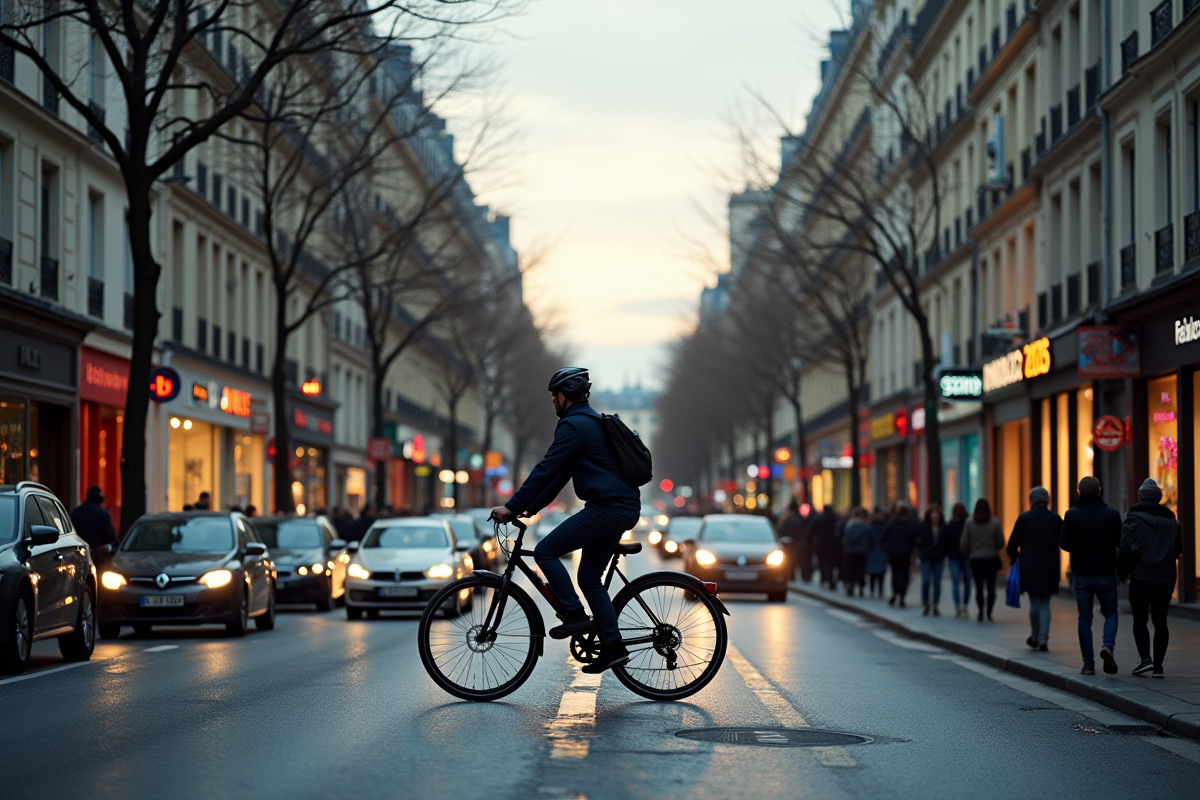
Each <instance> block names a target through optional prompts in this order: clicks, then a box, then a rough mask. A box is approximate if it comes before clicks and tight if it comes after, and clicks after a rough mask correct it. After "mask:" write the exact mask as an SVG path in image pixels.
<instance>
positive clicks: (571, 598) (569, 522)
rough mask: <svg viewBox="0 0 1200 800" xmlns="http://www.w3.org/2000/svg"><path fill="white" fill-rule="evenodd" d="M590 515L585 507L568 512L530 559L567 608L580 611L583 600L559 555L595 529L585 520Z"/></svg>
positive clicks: (578, 544) (577, 545)
mask: <svg viewBox="0 0 1200 800" xmlns="http://www.w3.org/2000/svg"><path fill="white" fill-rule="evenodd" d="M591 517H592V515H591V514H589V513H588V509H586V508H585V509H583V510H582V511H580V512H578V513H576V514H572V515H571V516H570V517H567V519H565V520H563V522H562V524H560V525H559V526H558V527H557V528H555V529H554V530H553V531H551V532H550V533H549V534H548V535H547V536H546V537H544V538H543V539H540V540H539V541H538V543H537V545H536V546H535V547H534V548H533V560H534V561H536V562H537V565H538V566H539V567H541V568H542V574H543V575H545V576H546V581H547V582H548V583H549V584H550V589H551V590H552V591H553V592H554V596H555V597H557V598H558V600H559V602H560V603H562V606H563V610H564V611H567V612H582V611H583V602H582V601H580V599H579V595H578V594H576V592H575V586H574V585H573V584H572V583H571V573H569V572H567V568H566V567H564V566H563V564H562V562H561V561H559V559H560V558H562V557H563V556H565V555H566V554H567V553H570V552H572V551H574V550H578V549H579V548H581V547H583V546H584V545H585V544H587V543H588V542H590V541H591V540H592V538H593V537H594V536H595V532H594V530H593V529H592V528H593V526H592V525H591V524H589V523H591V521H592V520H591Z"/></svg>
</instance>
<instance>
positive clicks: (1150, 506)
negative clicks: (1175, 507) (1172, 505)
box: [1129, 500, 1175, 519]
mask: <svg viewBox="0 0 1200 800" xmlns="http://www.w3.org/2000/svg"><path fill="white" fill-rule="evenodd" d="M1135 511H1140V512H1142V513H1144V514H1152V515H1154V516H1156V517H1165V518H1167V519H1175V512H1174V511H1172V510H1171V509H1169V508H1167V507H1166V506H1164V505H1163V504H1162V503H1155V502H1153V501H1151V500H1143V501H1142V502H1140V503H1138V504H1137V505H1135V506H1133V508H1131V509H1129V513H1130V514H1132V513H1133V512H1135Z"/></svg>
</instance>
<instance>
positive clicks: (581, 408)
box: [562, 400, 592, 419]
mask: <svg viewBox="0 0 1200 800" xmlns="http://www.w3.org/2000/svg"><path fill="white" fill-rule="evenodd" d="M591 410H592V407H591V406H590V405H588V401H587V400H580V401H579V402H578V403H572V404H571V407H570V408H568V409H567V410H566V411H565V412H563V415H562V418H563V419H566V418H567V417H569V416H571V415H572V414H585V413H587V412H588V411H591Z"/></svg>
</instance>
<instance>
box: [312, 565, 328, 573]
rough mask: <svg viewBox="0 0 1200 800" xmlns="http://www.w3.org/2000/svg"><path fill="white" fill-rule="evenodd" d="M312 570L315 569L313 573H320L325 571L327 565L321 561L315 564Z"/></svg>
mask: <svg viewBox="0 0 1200 800" xmlns="http://www.w3.org/2000/svg"><path fill="white" fill-rule="evenodd" d="M312 571H313V575H320V574H321V573H322V572H324V571H325V565H324V564H321V563H316V564H313V565H312Z"/></svg>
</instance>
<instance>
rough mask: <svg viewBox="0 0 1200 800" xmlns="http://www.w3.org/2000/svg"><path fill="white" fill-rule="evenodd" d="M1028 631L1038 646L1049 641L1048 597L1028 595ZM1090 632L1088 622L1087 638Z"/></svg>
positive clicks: (1045, 595)
mask: <svg viewBox="0 0 1200 800" xmlns="http://www.w3.org/2000/svg"><path fill="white" fill-rule="evenodd" d="M1029 629H1030V634H1029V636H1030V638H1032V639H1033V640H1034V641H1035V642H1037V643H1038V644H1046V643H1047V642H1049V641H1050V595H1048V594H1031V595H1029ZM1091 630H1092V629H1091V624H1090V622H1089V625H1088V636H1089V637H1090V636H1091ZM1089 640H1090V639H1089Z"/></svg>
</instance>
